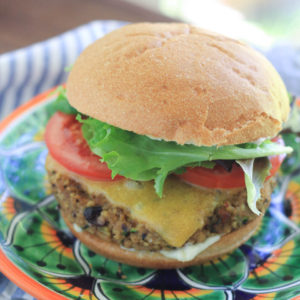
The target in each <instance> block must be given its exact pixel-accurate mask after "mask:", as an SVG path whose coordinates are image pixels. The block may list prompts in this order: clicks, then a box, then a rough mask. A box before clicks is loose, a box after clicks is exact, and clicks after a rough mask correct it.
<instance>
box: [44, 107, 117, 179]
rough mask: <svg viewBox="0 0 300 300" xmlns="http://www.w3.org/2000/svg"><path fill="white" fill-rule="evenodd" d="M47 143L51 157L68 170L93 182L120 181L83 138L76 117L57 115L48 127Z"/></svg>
mask: <svg viewBox="0 0 300 300" xmlns="http://www.w3.org/2000/svg"><path fill="white" fill-rule="evenodd" d="M45 142H46V145H47V147H48V149H49V152H50V154H51V156H52V157H53V158H54V159H55V160H57V161H58V162H59V163H60V164H61V165H63V166H64V167H65V168H67V169H68V170H70V171H72V172H74V173H77V174H79V175H82V176H84V177H87V178H89V179H92V180H104V181H111V180H118V179H121V178H123V177H122V176H120V175H117V176H115V178H114V179H112V178H111V170H110V169H109V168H108V167H107V165H106V163H102V162H100V159H101V157H99V156H97V155H95V154H94V153H92V151H91V150H90V148H89V146H88V144H87V142H86V140H85V139H84V138H83V135H82V131H81V123H79V122H78V121H77V120H76V116H75V115H67V114H64V113H62V112H57V113H55V114H54V115H53V116H52V117H51V119H50V120H49V122H48V124H47V126H46V132H45Z"/></svg>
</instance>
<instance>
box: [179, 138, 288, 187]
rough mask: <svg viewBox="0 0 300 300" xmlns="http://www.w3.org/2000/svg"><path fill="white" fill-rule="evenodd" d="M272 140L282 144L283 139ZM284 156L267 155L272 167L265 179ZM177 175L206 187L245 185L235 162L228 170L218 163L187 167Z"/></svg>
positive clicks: (274, 170)
mask: <svg viewBox="0 0 300 300" xmlns="http://www.w3.org/2000/svg"><path fill="white" fill-rule="evenodd" d="M273 141H274V142H276V143H278V144H281V145H284V142H283V140H282V139H281V138H279V137H277V138H275V139H273ZM284 157H285V154H282V155H274V156H270V157H269V159H270V162H271V164H272V167H271V170H270V174H269V176H268V177H267V178H266V180H268V179H269V178H271V177H272V176H273V175H274V174H275V173H276V172H277V171H278V169H279V167H280V165H281V163H282V161H283V160H284ZM178 176H179V177H180V178H181V179H183V180H184V181H187V182H189V183H192V184H195V185H200V186H203V187H207V188H221V189H232V188H238V187H245V180H244V172H243V170H242V168H241V167H240V166H239V165H238V164H236V163H234V164H233V167H232V169H231V171H230V172H228V171H226V170H225V169H224V168H223V167H222V166H220V165H215V167H214V168H213V169H208V168H203V167H195V168H188V169H187V171H186V172H185V173H183V174H180V175H178Z"/></svg>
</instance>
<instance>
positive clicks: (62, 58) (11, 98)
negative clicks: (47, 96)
mask: <svg viewBox="0 0 300 300" xmlns="http://www.w3.org/2000/svg"><path fill="white" fill-rule="evenodd" d="M124 24H125V23H124V22H120V21H94V22H91V23H88V24H86V25H83V26H80V27H78V28H76V29H74V30H71V31H68V32H66V33H63V34H61V35H59V36H56V37H54V38H51V39H49V40H47V41H44V42H41V43H37V44H34V45H32V46H29V47H27V48H23V49H19V50H16V51H13V52H9V53H6V54H3V55H0V120H1V119H3V118H4V117H5V116H7V115H8V114H9V113H10V112H12V111H13V110H14V109H15V108H16V107H18V106H19V105H20V104H22V103H24V102H26V101H28V100H29V99H31V98H32V97H33V96H35V95H37V94H39V93H41V92H43V91H45V90H47V89H50V88H51V87H53V86H56V85H58V84H60V83H62V82H64V81H65V80H66V72H65V70H64V69H65V68H66V67H68V66H70V65H72V64H73V62H74V61H75V59H76V57H77V56H78V54H79V53H80V52H81V51H82V50H83V49H84V48H85V47H86V46H88V45H89V44H90V43H92V42H93V41H95V40H96V39H98V38H99V37H101V36H103V35H104V34H106V33H108V32H110V31H112V30H114V29H116V28H118V27H120V26H122V25H124Z"/></svg>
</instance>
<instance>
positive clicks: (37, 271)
mask: <svg viewBox="0 0 300 300" xmlns="http://www.w3.org/2000/svg"><path fill="white" fill-rule="evenodd" d="M52 100H53V96H52V94H51V93H50V92H47V93H44V94H42V95H40V96H38V97H36V98H34V99H33V100H32V101H31V102H29V103H27V104H25V105H24V106H22V107H21V108H19V109H17V110H16V111H15V112H14V113H13V114H12V115H11V116H9V117H8V118H7V119H6V120H4V121H3V122H2V123H1V124H0V261H1V264H0V270H1V271H2V272H3V273H4V274H5V275H6V276H7V277H9V278H10V279H11V280H12V281H14V282H15V283H16V284H18V285H19V286H20V287H21V288H23V289H24V290H26V291H27V292H28V293H31V294H32V295H33V296H35V297H36V298H38V299H47V300H48V299H88V300H94V299H101V300H107V299H130V300H135V299H136V300H137V299H147V300H154V299H176V300H179V299H181V300H182V299H215V300H217V299H228V300H229V299H284V300H286V299H300V227H299V225H300V166H299V167H298V168H296V169H295V170H294V171H293V172H292V173H290V174H286V175H284V176H283V175H282V176H281V177H280V178H279V184H278V187H277V188H276V190H275V191H274V193H273V196H272V203H271V206H270V208H269V210H268V211H267V213H266V216H265V217H264V219H263V223H262V224H261V226H260V229H259V230H258V231H257V233H256V234H255V236H253V237H252V238H251V239H250V240H249V241H248V242H247V243H246V244H244V245H243V246H241V247H240V248H239V249H237V250H235V251H234V252H232V253H231V254H229V255H225V256H223V257H221V258H219V259H216V260H213V261H209V262H207V263H205V264H202V265H199V266H194V267H188V268H184V269H176V270H151V269H144V268H136V267H131V266H128V265H125V264H121V263H118V262H115V261H112V260H109V259H106V258H104V257H102V256H100V255H97V254H95V253H94V252H92V251H90V250H89V249H88V248H86V247H85V246H84V245H83V244H81V243H80V241H78V240H77V239H76V238H74V236H73V235H72V234H71V233H70V231H69V230H68V229H67V227H66V225H65V223H64V221H63V220H62V218H61V217H60V214H59V211H58V209H57V202H56V200H55V198H54V197H53V195H51V194H50V193H49V187H48V184H47V178H46V172H45V169H44V161H45V158H46V155H47V149H46V147H45V144H44V141H43V133H44V129H45V125H46V123H47V121H48V119H49V118H50V116H51V115H52V114H53V112H54V109H53V105H52V102H53V101H52ZM298 146H299V147H300V145H299V144H298Z"/></svg>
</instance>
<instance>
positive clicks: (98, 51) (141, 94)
mask: <svg viewBox="0 0 300 300" xmlns="http://www.w3.org/2000/svg"><path fill="white" fill-rule="evenodd" d="M67 96H68V99H69V101H70V103H71V105H72V106H74V107H75V108H76V109H77V110H79V111H80V112H81V113H83V114H86V115H89V116H91V117H93V118H96V119H99V120H101V121H103V122H106V123H109V124H111V125H114V126H117V127H120V128H122V129H126V130H130V131H133V132H135V133H137V134H142V135H147V136H150V137H153V138H160V139H164V140H169V141H176V142H177V143H179V144H184V143H193V144H195V145H199V146H200V145H205V146H211V145H228V144H239V143H244V142H250V141H255V140H257V139H259V138H262V137H273V136H275V135H276V134H277V133H278V131H279V130H280V129H281V123H282V122H283V121H285V120H286V118H287V116H288V111H289V99H288V95H287V92H286V89H285V87H284V84H283V82H282V80H281V79H280V77H279V75H278V73H277V72H276V71H275V69H274V68H273V66H272V65H271V64H270V63H269V61H268V60H267V59H266V58H264V57H263V56H262V55H261V54H260V53H258V52H257V51H255V50H253V49H252V48H250V47H248V46H247V45H245V44H244V43H241V42H239V41H236V40H233V39H230V38H227V37H224V36H222V35H219V34H216V33H212V32H209V31H206V30H203V29H199V28H196V27H193V26H191V25H187V24H180V23H171V24H168V23H153V24H151V23H140V24H132V25H127V26H124V27H122V28H120V29H118V30H115V31H113V32H112V33H109V34H107V35H106V36H105V37H103V38H101V39H99V40H97V41H96V42H95V43H94V44H92V45H91V46H89V47H88V48H87V49H86V50H84V51H83V53H82V54H81V55H80V56H79V58H78V59H77V61H76V62H75V64H74V66H73V68H72V70H71V73H70V76H69V79H68V81H67Z"/></svg>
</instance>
